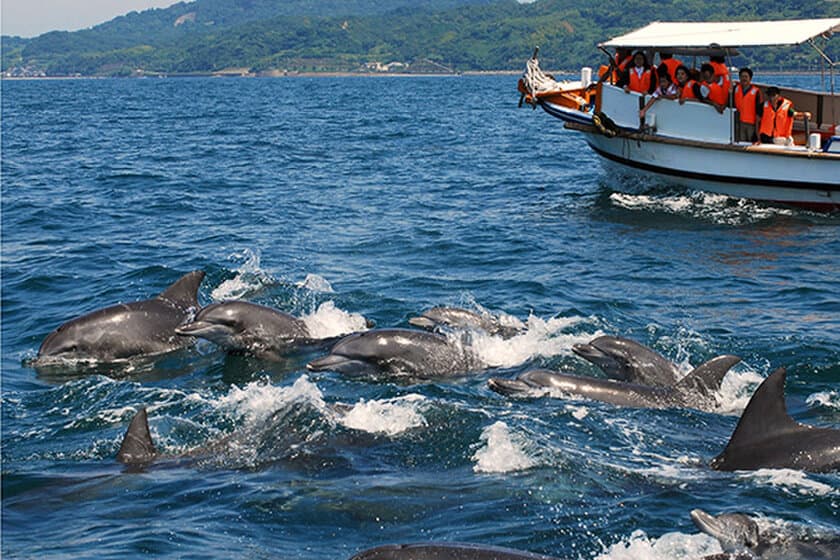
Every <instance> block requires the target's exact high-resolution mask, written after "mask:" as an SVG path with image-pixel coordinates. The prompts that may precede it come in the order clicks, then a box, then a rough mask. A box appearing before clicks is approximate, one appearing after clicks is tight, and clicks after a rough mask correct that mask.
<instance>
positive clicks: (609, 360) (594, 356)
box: [572, 335, 680, 387]
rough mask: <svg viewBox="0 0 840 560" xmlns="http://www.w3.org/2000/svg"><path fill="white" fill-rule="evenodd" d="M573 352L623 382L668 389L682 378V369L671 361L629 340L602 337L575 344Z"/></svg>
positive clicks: (617, 337) (607, 336)
mask: <svg viewBox="0 0 840 560" xmlns="http://www.w3.org/2000/svg"><path fill="white" fill-rule="evenodd" d="M572 352H574V353H575V354H577V355H578V356H580V357H581V358H583V359H584V360H587V361H589V362H591V363H593V364H595V365H596V366H598V367H599V368H601V370H603V372H604V373H606V374H607V376H608V377H610V378H612V379H618V380H620V381H629V382H631V383H641V384H642V385H656V386H663V387H668V386H671V385H673V384H674V383H676V381H677V380H678V379H679V378H680V371H679V368H677V366H676V365H674V364H673V363H672V362H671V361H670V360H668V359H667V358H665V357H663V356H661V355H660V354H659V353H657V352H656V351H654V350H651V349H650V348H648V347H647V346H643V345H642V344H639V343H638V342H636V341H634V340H630V339H629V338H622V337H619V336H609V335H605V336H599V337H598V338H596V339H594V340H591V341H590V342H589V343H587V344H575V345H574V346H572Z"/></svg>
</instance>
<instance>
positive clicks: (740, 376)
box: [716, 370, 764, 415]
mask: <svg viewBox="0 0 840 560" xmlns="http://www.w3.org/2000/svg"><path fill="white" fill-rule="evenodd" d="M762 381H764V378H763V377H762V376H761V375H759V374H758V373H756V372H754V371H732V370H731V371H730V372H729V373H727V374H726V377H724V378H723V382H722V383H721V384H720V390H719V391H718V394H717V400H718V406H717V409H716V412H718V413H719V414H730V415H740V414H741V413H742V412H743V411H744V409H745V408H746V407H747V403H748V402H750V398H752V395H753V393H754V392H755V389H756V387H758V385H759V384H761V382H762Z"/></svg>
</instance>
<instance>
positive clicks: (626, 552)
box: [595, 531, 723, 560]
mask: <svg viewBox="0 0 840 560" xmlns="http://www.w3.org/2000/svg"><path fill="white" fill-rule="evenodd" d="M721 552H723V550H722V549H721V547H720V543H718V541H717V539H715V538H714V537H711V536H709V535H705V534H702V533H700V534H694V535H686V534H684V533H666V534H664V535H662V536H661V537H659V538H658V539H657V538H651V537H648V536H647V535H646V534H645V533H644V532H643V531H634V532H633V533H632V534H631V535H630V536H629V537H626V538H624V539H622V540H621V541H619V542H617V543H615V544H613V545H611V546H610V547H608V548H607V550H606V551H605V552H603V553H602V554H600V555H598V556H597V557H596V558H595V560H682V559H685V560H689V559H691V560H694V559H696V558H702V557H704V556H707V555H711V554H720V553H721Z"/></svg>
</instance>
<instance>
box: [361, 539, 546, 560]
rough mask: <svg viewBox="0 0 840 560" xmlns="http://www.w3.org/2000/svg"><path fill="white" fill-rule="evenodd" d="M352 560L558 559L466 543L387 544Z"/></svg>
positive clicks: (363, 552) (366, 551)
mask: <svg viewBox="0 0 840 560" xmlns="http://www.w3.org/2000/svg"><path fill="white" fill-rule="evenodd" d="M350 560H558V559H557V558H554V557H552V556H543V555H542V554H534V553H532V552H522V551H519V550H514V549H512V548H502V547H497V546H483V545H478V544H464V543H418V544H386V545H383V546H378V547H376V548H371V549H368V550H364V551H362V552H360V553H358V554H356V555H355V556H353V557H352V558H351V559H350Z"/></svg>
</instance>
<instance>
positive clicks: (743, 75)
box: [733, 68, 764, 143]
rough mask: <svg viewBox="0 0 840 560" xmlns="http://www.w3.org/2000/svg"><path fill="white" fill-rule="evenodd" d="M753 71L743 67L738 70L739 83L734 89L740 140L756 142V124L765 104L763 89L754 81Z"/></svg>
mask: <svg viewBox="0 0 840 560" xmlns="http://www.w3.org/2000/svg"><path fill="white" fill-rule="evenodd" d="M752 77H753V71H752V70H751V69H750V68H741V70H739V71H738V83H737V84H735V87H734V89H733V98H734V103H735V108H736V109H737V110H738V132H737V135H736V140H737V141H738V142H751V143H752V142H755V141H756V140H757V139H758V137H757V136H756V124H757V122H758V120H759V119H760V118H761V113H762V106H763V104H764V101H763V96H762V95H761V90H760V89H758V87H757V86H755V85H753V83H752Z"/></svg>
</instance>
